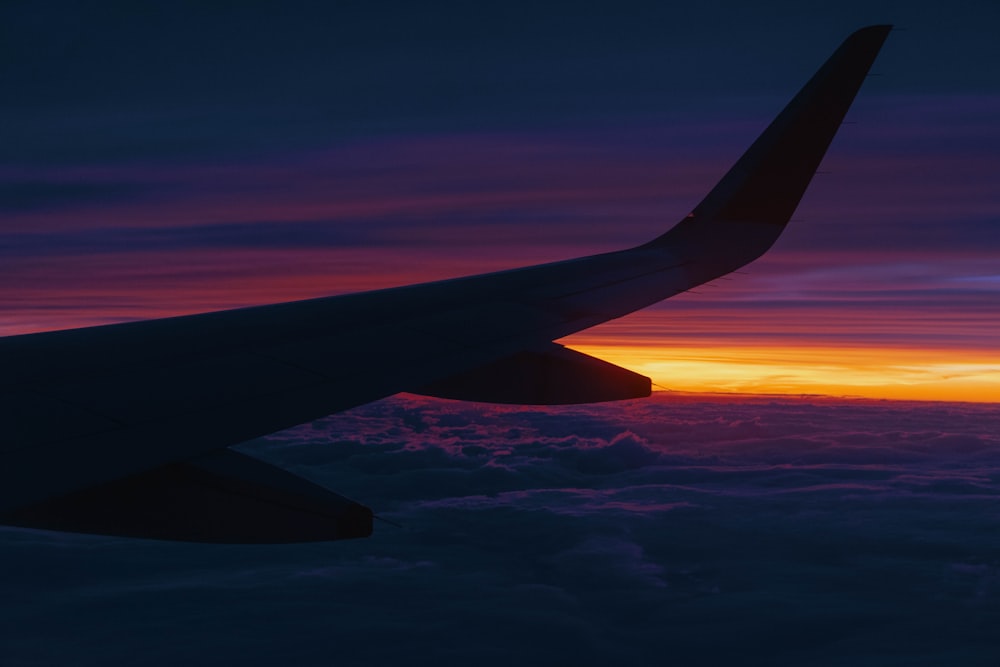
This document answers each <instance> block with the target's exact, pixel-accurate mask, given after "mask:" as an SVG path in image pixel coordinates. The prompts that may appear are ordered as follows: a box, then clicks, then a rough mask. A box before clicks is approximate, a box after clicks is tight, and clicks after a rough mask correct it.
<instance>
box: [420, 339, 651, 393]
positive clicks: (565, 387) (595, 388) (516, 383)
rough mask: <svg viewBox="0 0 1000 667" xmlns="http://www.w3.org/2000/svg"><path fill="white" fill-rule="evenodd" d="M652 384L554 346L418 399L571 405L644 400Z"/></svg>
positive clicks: (425, 389)
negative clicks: (425, 397)
mask: <svg viewBox="0 0 1000 667" xmlns="http://www.w3.org/2000/svg"><path fill="white" fill-rule="evenodd" d="M651 390H652V385H651V382H650V379H649V378H648V377H646V376H644V375H639V374H638V373H634V372H632V371H630V370H628V369H625V368H621V367H620V366H615V365H614V364H611V363H608V362H606V361H604V360H603V359H597V358H596V357H591V356H589V355H586V354H583V353H582V352H577V351H576V350H570V349H568V348H565V347H563V346H562V345H556V344H555V343H553V344H551V345H548V346H546V347H545V348H543V349H540V350H521V351H519V352H517V353H515V354H513V355H511V356H509V357H505V358H503V359H499V360H497V361H494V362H491V363H488V364H486V365H484V366H480V367H479V368H475V369H473V370H471V371H466V372H464V373H458V374H457V375H453V376H451V377H447V378H444V379H443V380H438V381H437V382H432V383H430V384H426V385H424V386H422V387H419V388H417V389H414V390H413V393H415V394H423V395H424V396H435V397H437V398H451V399H457V400H462V401H482V402H484V403H512V404H516V405H569V404H574V403H599V402H602V401H620V400H624V399H629V398H645V397H646V396H649V394H650V392H651Z"/></svg>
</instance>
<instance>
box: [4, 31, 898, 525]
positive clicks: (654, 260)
mask: <svg viewBox="0 0 1000 667" xmlns="http://www.w3.org/2000/svg"><path fill="white" fill-rule="evenodd" d="M889 29H890V27H889V26H872V27H867V28H863V29H861V30H859V31H857V32H855V33H854V34H852V35H851V36H850V37H848V38H847V40H846V41H845V42H844V43H843V44H842V45H841V46H840V47H839V48H838V49H837V50H836V52H835V53H834V54H833V55H832V56H831V57H830V59H829V60H828V61H827V62H826V63H825V64H824V65H823V66H822V67H821V68H820V69H819V71H818V72H817V73H816V74H815V75H814V76H813V77H812V79H810V81H809V82H808V83H807V84H806V85H805V87H804V88H802V90H801V91H800V92H799V93H798V94H797V95H796V96H795V97H794V99H792V101H791V102H790V103H789V104H788V105H787V106H786V107H785V109H784V110H783V111H782V112H781V113H780V115H778V117H777V118H776V119H775V120H774V122H772V123H771V125H770V126H769V127H768V128H767V129H766V130H765V131H764V132H763V134H761V136H760V137H759V138H758V139H757V140H756V141H755V142H754V143H753V145H752V146H751V147H750V148H749V150H747V152H746V153H745V154H744V155H743V156H742V157H741V158H740V159H739V161H738V162H737V163H736V164H735V165H734V166H733V167H732V169H730V170H729V172H728V173H727V174H726V175H725V176H724V177H723V178H722V180H721V181H720V182H719V184H718V185H717V186H716V187H715V188H714V189H713V190H712V191H711V192H710V193H709V194H708V195H707V196H706V197H705V199H704V200H703V201H702V202H701V203H700V204H698V206H697V207H696V208H695V209H694V211H693V212H692V213H690V214H689V215H688V216H687V217H685V218H684V219H683V220H681V222H680V223H679V224H677V225H675V226H674V227H673V228H672V229H670V230H669V231H667V232H666V233H664V234H663V235H662V236H659V237H657V238H655V239H654V240H652V241H650V242H649V243H646V244H644V245H640V246H637V247H635V248H631V249H628V250H622V251H618V252H610V253H606V254H600V255H594V256H590V257H584V258H580V259H573V260H569V261H563V262H555V263H551V264H542V265H538V266H532V267H528V268H523V269H517V270H512V271H502V272H499V273H491V274H486V275H478V276H472V277H467V278H459V279H455V280H445V281H440V282H433V283H426V284H420V285H412V286H407V287H400V288H395V289H386V290H378V291H374V292H365V293H360V294H351V295H345V296H335V297H328V298H319V299H311V300H307V301H298V302H291V303H280V304H274V305H267V306H259V307H253V308H243V309H238V310H230V311H221V312H214V313H206V314H200V315H191V316H185V317H173V318H167V319H159V320H149V321H143V322H134V323H125V324H115V325H110V326H100V327H90V328H84V329H75V330H67V331H55V332H46V333H38V334H29V335H22V336H12V337H7V338H3V339H0V359H2V367H3V369H4V373H3V377H2V380H0V382H2V383H3V387H2V392H3V399H2V401H0V406H2V407H0V411H2V417H0V418H2V423H3V424H4V426H5V428H4V439H3V441H2V442H0V460H2V462H3V465H2V468H0V523H6V524H10V525H19V526H26V527H37V528H48V529H55V530H67V531H75V532H89V533H98V534H113V535H128V536H137V537H150V538H159V539H177V540H191V541H205V542H295V541H312V540H332V539H341V538H348V537H359V536H366V535H368V534H370V533H371V530H372V512H371V510H369V509H368V508H366V507H364V506H362V505H360V504H358V503H355V502H352V501H350V500H348V499H346V498H343V497H341V496H339V495H337V494H335V493H332V492H330V491H327V490H325V489H323V488H321V487H319V486H317V485H314V484H312V483H309V482H307V481H305V480H303V479H301V478H299V477H297V476H295V475H292V474H291V473H288V472H286V471H283V470H281V469H278V468H276V467H274V466H270V465H268V464H265V463H263V462H261V461H259V460H257V459H254V458H252V457H249V456H246V455H243V454H239V453H237V452H235V451H233V450H231V449H228V447H229V446H230V445H235V444H237V443H240V442H243V441H246V440H249V439H251V438H255V437H258V436H261V435H265V434H268V433H272V432H274V431H278V430H280V429H284V428H288V427H291V426H294V425H296V424H301V423H303V422H306V421H310V420H313V419H317V418H319V417H323V416H325V415H328V414H332V413H335V412H338V411H341V410H345V409H348V408H351V407H354V406H357V405H361V404H364V403H368V402H370V401H374V400H376V399H379V398H383V397H386V396H390V395H392V394H396V393H398V392H401V391H410V392H416V393H424V394H428V395H433V396H443V397H449V398H459V399H468V400H486V401H499V402H508V403H535V404H556V403H574V402H590V401H602V400H614V399H620V398H635V397H640V396H647V395H649V392H650V383H649V380H648V378H644V377H642V376H640V375H637V374H635V373H632V372H631V371H627V370H625V369H622V368H618V367H616V366H613V365H611V364H609V363H607V362H604V361H601V360H598V359H594V358H592V357H588V356H586V355H584V354H581V353H579V352H574V351H572V350H568V349H566V348H563V347H561V346H559V345H557V344H555V343H553V342H552V341H554V340H556V339H559V338H561V337H563V336H567V335H569V334H571V333H574V332H577V331H580V330H582V329H586V328H588V327H591V326H594V325H595V324H599V323H601V322H606V321H608V320H611V319H614V318H617V317H621V316H622V315H625V314H627V313H630V312H632V311H635V310H638V309H640V308H644V307H646V306H648V305H650V304H653V303H656V302H657V301H660V300H662V299H666V298H668V297H670V296H673V295H675V294H678V293H680V292H683V291H685V290H688V289H690V288H692V287H695V286H697V285H700V284H702V283H705V282H707V281H710V280H713V279H715V278H717V277H719V276H722V275H724V274H726V273H729V272H731V271H733V270H735V269H738V268H739V267H741V266H743V265H745V264H747V263H748V262H751V261H753V260H754V259H756V258H757V257H759V256H760V255H761V254H763V253H764V252H765V251H767V249H768V248H770V247H771V245H772V244H773V243H774V241H775V240H776V239H777V238H778V236H779V234H781V232H782V230H783V229H784V227H785V224H786V223H787V222H788V220H789V217H790V216H791V214H792V212H793V211H794V210H795V207H796V206H797V205H798V203H799V200H800V199H801V197H802V195H803V193H804V192H805V189H806V187H807V186H808V184H809V182H810V180H811V178H812V176H813V174H814V172H815V171H816V168H817V166H818V165H819V162H820V160H821V159H822V158H823V155H824V153H825V152H826V149H827V147H828V146H829V144H830V141H831V140H832V139H833V136H834V134H835V133H836V131H837V129H838V128H839V126H840V124H841V122H842V119H843V117H844V114H845V113H846V112H847V109H848V107H849V106H850V104H851V102H852V101H853V99H854V96H855V94H856V93H857V91H858V89H859V88H860V86H861V83H862V81H863V80H864V78H865V76H866V74H867V72H868V70H869V68H870V66H871V64H872V62H873V61H874V59H875V56H876V54H877V53H878V51H879V49H880V48H881V46H882V43H883V41H884V40H885V38H886V36H887V34H888V32H889Z"/></svg>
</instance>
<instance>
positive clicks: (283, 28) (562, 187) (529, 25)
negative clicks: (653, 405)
mask: <svg viewBox="0 0 1000 667" xmlns="http://www.w3.org/2000/svg"><path fill="white" fill-rule="evenodd" d="M690 4H691V6H684V7H679V6H673V5H672V4H671V3H654V2H635V3H629V2H626V3H621V4H620V5H616V6H615V7H614V8H609V7H606V6H603V5H598V4H588V3H575V4H573V5H567V4H560V3H545V4H544V6H538V5H537V3H536V4H530V3H516V2H515V3H502V4H500V3H496V4H492V3H487V4H485V5H483V4H477V5H475V6H472V5H468V6H466V5H459V4H455V3H434V2H431V3H419V4H413V3H349V2H346V3H280V4H277V3H267V2H261V3H224V2H219V3H185V2H173V3H156V2H154V3H142V4H134V3H114V2H111V3H100V4H99V5H97V6H94V5H90V4H87V3H70V2H7V3H3V6H2V7H0V24H2V25H0V43H2V45H3V46H2V47H0V82H2V83H3V86H4V90H5V91H6V92H7V96H6V103H5V105H4V108H3V109H2V110H0V120H2V121H3V122H2V123H0V146H3V150H2V151H0V214H2V220H3V223H2V226H0V266H2V268H0V276H2V280H0V309H2V310H0V315H2V316H0V333H2V334H6V335H10V334H16V333H26V332H31V331H41V330H50V329H59V328H68V327H76V326H86V325H91V324H98V323H106V322H117V321H125V320H132V319H143V318H148V317H157V316H164V315H171V314H179V313H189V312H201V311H206V310H214V309H220V308H229V307H234V306H241V305H249V304H259V303H266V302H274V301H281V300H291V299H299V298H306V297H311V296H319V295H327V294H337V293H343V292H353V291H358V290H366V289H375V288H380V287H389V286H395V285H400V284H407V283H412V282H419V281H424V280H431V279H437V278H446V277H454V276H459V275H467V274H471V273H478V272H483V271H490V270H498V269H503V268H510V267H514V266H524V265H529V264H533V263H537V262H542V261H550V260H558V259H565V258H569V257H574V256H579V255H584V254H591V253H596V252H604V251H608V250H615V249H619V248H624V247H629V246H631V245H634V244H637V243H641V242H643V241H646V240H648V239H650V238H652V237H654V236H656V235H658V234H660V233H662V232H663V231H664V230H665V229H666V228H668V227H669V226H670V225H672V224H673V223H674V222H676V221H677V220H679V219H681V218H682V217H683V216H684V215H685V214H686V213H687V212H688V211H689V210H690V209H691V208H693V206H694V205H695V204H696V203H697V202H698V201H699V199H700V198H701V196H702V195H704V194H705V193H706V192H707V191H708V190H709V189H710V188H711V187H712V185H714V183H715V181H716V180H717V179H718V178H719V177H721V175H722V174H723V173H724V172H725V170H726V169H727V168H728V166H729V165H730V164H731V163H732V162H733V161H734V160H735V159H736V158H737V157H738V156H739V155H740V154H741V152H742V151H743V150H744V149H745V148H746V147H747V146H748V145H749V144H750V142H751V141H752V140H753V139H754V138H755V137H756V135H757V134H758V133H759V132H760V130H762V129H763V127H764V126H765V125H766V124H767V122H769V120H770V119H771V118H772V117H773V116H774V115H775V114H776V113H777V112H778V111H779V110H780V109H781V107H782V106H783V105H784V103H785V102H786V101H787V100H788V99H789V98H790V97H791V96H792V95H793V94H794V93H795V91H797V90H798V88H799V87H800V86H801V85H802V84H803V83H804V82H805V80H806V79H808V77H809V76H810V75H811V74H812V72H813V71H814V70H815V69H816V68H817V67H818V66H819V65H820V64H821V63H822V62H823V60H824V59H825V58H826V57H827V56H828V55H829V54H830V53H831V52H832V51H833V49H834V48H835V47H836V46H837V45H838V44H839V43H840V41H841V40H842V39H843V38H844V37H846V35H847V34H849V33H850V32H851V31H853V30H854V29H856V28H858V27H860V26H863V25H868V24H873V23H893V24H895V25H896V26H897V27H898V30H895V31H894V32H893V33H892V34H891V35H890V37H889V39H888V41H887V43H886V45H885V47H884V49H883V51H882V53H881V55H880V56H879V59H878V61H877V62H876V64H875V67H874V70H873V73H874V74H875V76H872V77H870V78H869V80H868V81H867V82H866V84H865V86H864V87H863V89H862V91H861V94H860V95H859V97H858V99H857V101H856V102H855V105H854V107H853V108H852V110H851V112H850V113H849V116H848V119H847V120H848V123H849V124H847V125H845V126H844V127H843V128H842V131H841V132H840V134H839V136H838V137H837V138H836V139H835V141H834V144H833V146H832V148H831V151H830V153H829V154H828V158H827V160H826V161H825V162H824V164H823V166H822V168H821V170H822V172H823V173H821V174H819V175H818V176H817V177H816V179H815V180H814V182H813V185H812V186H811V188H810V190H809V191H808V192H807V194H806V197H805V199H804V200H803V202H802V204H801V205H800V207H799V210H798V211H797V214H796V216H795V218H794V219H793V221H792V224H790V226H789V228H788V229H787V231H786V233H785V234H784V236H783V237H782V238H781V239H780V240H779V242H778V243H777V245H776V246H775V247H774V248H773V249H772V251H771V252H770V253H768V254H767V255H766V256H765V257H764V258H762V259H761V260H758V261H757V262H756V263H754V264H752V265H750V266H749V267H747V268H746V269H745V270H744V271H743V272H741V273H740V274H735V275H732V276H730V277H729V279H725V280H719V281H716V282H715V283H712V284H711V285H708V286H705V287H703V288H699V289H696V290H694V291H692V292H691V293H688V294H684V295H681V296H679V297H675V298H674V299H671V300H668V301H667V302H664V303H662V304H660V305H657V306H654V307H652V308H649V309H647V310H645V311H643V312H641V313H637V314H634V315H632V316H629V317H627V318H624V319H622V320H619V321H616V322H612V323H609V324H607V325H604V326H601V327H597V328H595V329H592V330H590V331H587V332H583V333H580V334H577V335H574V336H572V337H570V338H568V339H565V340H564V341H563V342H564V343H565V344H567V345H570V346H572V347H574V348H576V349H580V350H581V351H584V352H587V353H591V354H598V355H600V356H603V357H604V358H607V359H608V360H610V361H613V362H615V363H619V364H622V365H625V366H627V367H629V368H632V369H634V370H637V371H639V372H642V373H645V374H647V375H650V376H651V377H652V379H653V381H654V382H655V383H656V385H657V387H659V388H665V389H670V390H675V391H703V392H704V391H709V392H750V393H786V394H787V393H790V394H803V393H805V394H828V395H840V396H852V395H853V396H869V397H877V398H908V399H930V400H962V401H998V400H1000V344H998V341H997V337H996V335H995V333H994V332H995V330H996V328H997V325H998V316H997V314H996V313H997V312H998V308H997V306H998V303H1000V272H998V269H997V261H996V258H997V253H998V250H1000V226H998V223H1000V220H998V217H1000V214H998V210H1000V188H997V186H996V183H997V181H998V176H1000V128H998V126H997V124H996V122H995V119H996V118H997V115H998V113H1000V68H998V66H997V65H998V64H1000V46H997V44H996V40H995V34H996V29H997V27H998V19H1000V10H998V9H997V7H996V6H995V3H992V2H986V1H984V2H956V3H949V5H948V11H947V13H946V14H942V12H941V11H940V10H939V9H938V6H937V4H936V3H919V2H916V3H915V2H906V3H903V2H899V3H887V2H874V3H873V2H840V3H837V4H836V5H833V4H830V5H824V6H818V7H817V6H804V5H802V4H801V3H793V2H775V3H767V5H766V6H764V7H761V6H759V5H753V6H750V5H744V4H741V3H736V2H722V1H718V2H705V3H690ZM695 5H696V6H695Z"/></svg>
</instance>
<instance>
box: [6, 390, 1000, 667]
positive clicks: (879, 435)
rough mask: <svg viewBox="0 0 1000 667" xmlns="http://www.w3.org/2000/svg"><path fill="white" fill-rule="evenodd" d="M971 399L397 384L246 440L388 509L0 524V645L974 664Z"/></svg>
mask: <svg viewBox="0 0 1000 667" xmlns="http://www.w3.org/2000/svg"><path fill="white" fill-rule="evenodd" d="M998 432H1000V418H998V416H997V414H996V411H995V410H993V409H992V408H988V407H985V406H974V405H969V404H942V403H938V404H935V403H899V402H885V401H867V402H866V401H844V400H831V399H799V400H790V399H777V398H767V397H764V398H759V399H739V398H729V399H727V398H724V397H717V398H711V397H709V398H705V397H692V396H683V395H664V394H660V395H657V396H656V397H655V398H654V399H651V400H648V401H637V402H629V403H623V404H609V405H604V406H583V407H571V408H563V409H556V410H550V409H545V410H530V409H529V410H516V409H511V408H503V407H490V406H481V405H472V404H463V403H454V402H444V401H433V400H430V399H422V398H416V397H399V398H396V399H390V400H386V401H382V402H379V403H376V404H372V405H370V406H366V407H363V408H360V409H357V410H353V411H351V412H349V413H344V414H342V415H338V416H335V417H332V418H329V419H325V420H321V421H318V422H316V423H314V424H312V425H308V426H303V427H300V428H297V429H293V430H290V431H287V432H284V433H281V434H278V435H275V436H273V437H271V438H268V439H265V440H261V441H258V442H256V443H253V444H251V445H248V446H247V450H248V451H250V452H252V453H254V454H255V455H257V456H260V457H262V458H265V459H266V460H269V461H272V462H275V463H278V464H280V465H282V466H285V467H288V468H289V469H291V470H293V471H295V472H297V473H299V474H303V475H305V476H307V477H309V478H311V479H314V480H317V481H319V482H321V483H323V484H326V485H328V486H330V488H333V489H335V490H337V491H339V492H341V493H344V494H346V495H348V496H352V497H355V498H357V499H359V500H362V501H363V502H365V503H366V504H369V505H370V506H372V507H373V508H374V509H375V510H376V512H377V513H379V514H380V515H382V516H384V517H385V518H386V519H389V520H391V521H393V522H396V523H399V524H401V525H402V528H397V527H394V526H392V525H389V524H385V523H379V524H378V525H377V529H376V534H375V535H374V536H373V537H372V538H371V539H369V540H364V541H358V542H345V543H334V544H326V545H324V544H320V545H302V546H283V547H273V548H266V547H265V548H260V547H256V548H251V547H213V546H197V545H177V544H161V543H155V542H141V541H130V540H115V539H104V538H88V537H78V536H67V535H58V534H49V533H38V532H32V531H24V530H15V529H5V530H2V531H0V540H2V541H3V551H4V554H5V556H4V560H5V566H4V568H3V569H2V572H3V575H2V576H3V588H4V590H5V591H6V597H5V602H4V604H3V606H2V611H0V614H2V616H0V619H2V621H3V623H2V625H0V627H3V628H4V629H3V631H2V633H3V634H4V635H5V636H4V637H3V641H2V642H0V645H2V646H3V647H4V648H3V649H2V650H3V651H6V652H7V654H8V660H7V662H8V663H9V664H18V665H21V664H23V665H34V664H50V663H52V662H62V661H65V658H66V656H73V659H74V662H76V663H77V664H95V665H96V664H106V663H107V662H108V661H114V660H115V659H121V658H123V656H126V655H135V652H136V651H145V652H146V653H145V655H146V656H147V657H148V660H147V662H148V664H170V663H171V662H173V663H176V662H177V661H184V660H190V659H191V657H192V656H201V657H205V656H211V659H212V660H213V661H216V662H217V661H222V662H226V661H229V662H238V663H240V664H260V665H266V664H274V663H276V662H284V663H286V664H287V663H291V664H325V663H329V662H333V661H336V662H338V664H359V665H360V664H372V663H379V662H389V661H392V662H394V663H398V662H410V663H412V662H416V663H417V664H431V663H438V664H439V663H440V662H446V663H448V662H450V663H459V662H462V663H467V662H472V661H474V662H476V663H477V664H510V663H511V662H512V661H519V662H522V663H524V664H538V665H542V664H594V665H597V664H608V663H609V662H614V663H616V664H649V663H661V662H663V661H664V660H667V659H669V660H671V661H674V662H677V663H679V664H692V665H698V664H720V663H724V662H731V661H734V660H738V661H740V662H741V663H743V664H778V663H784V664H793V663H794V664H802V665H831V664H848V663H850V664H860V663H863V662H864V661H868V662H870V663H872V664H893V663H894V662H896V663H900V664H959V663H961V664H990V663H991V662H995V661H996V659H997V658H998V657H1000V647H998V646H997V644H996V642H995V638H994V629H995V627H996V623H997V621H998V620H1000V542H998V540H997V538H996V533H997V531H996V522H997V518H998V515H997V512H996V510H995V507H994V505H995V503H996V497H997V493H998V491H1000V440H998V439H997V436H996V433H998Z"/></svg>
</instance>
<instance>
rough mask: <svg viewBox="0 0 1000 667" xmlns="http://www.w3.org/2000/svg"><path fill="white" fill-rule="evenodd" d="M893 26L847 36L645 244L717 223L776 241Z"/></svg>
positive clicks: (878, 26) (877, 27) (879, 26)
mask: <svg viewBox="0 0 1000 667" xmlns="http://www.w3.org/2000/svg"><path fill="white" fill-rule="evenodd" d="M891 29H892V26H889V25H875V26H869V27H867V28H862V29H860V30H858V31H857V32H855V33H853V34H852V35H851V36H849V37H848V38H847V39H846V40H844V43H843V44H841V45H840V48H838V49H837V50H836V51H835V52H834V53H833V55H832V56H830V58H829V59H828V60H827V61H826V63H824V64H823V66H822V67H820V69H819V71H817V72H816V74H814V75H813V77H812V78H811V79H810V80H809V82H808V83H806V85H805V86H804V87H803V88H802V90H800V91H799V93H798V94H797V95H796V96H795V97H794V98H793V99H792V101H791V102H789V103H788V105H787V106H786V107H785V108H784V110H783V111H782V112H781V113H780V114H779V115H778V117H777V118H775V119H774V121H773V122H772V123H771V124H770V125H769V126H768V128H767V129H766V130H764V132H763V134H761V135H760V137H758V138H757V140H756V141H755V142H754V143H753V145H752V146H750V148H749V149H748V150H747V151H746V153H744V154H743V156H742V157H741V158H740V159H739V160H738V161H737V162H736V164H735V165H733V167H732V168H731V169H730V170H729V172H728V173H726V175H725V176H724V177H723V178H722V180H721V181H719V183H718V185H716V186H715V187H714V188H713V189H712V191H711V192H709V193H708V195H707V196H706V197H705V199H703V200H702V202H701V203H700V204H698V206H697V207H696V208H695V209H694V211H693V212H692V213H691V214H690V215H688V216H687V218H685V219H684V220H683V221H681V223H680V224H679V225H677V226H676V227H674V228H673V229H671V230H670V231H668V232H667V233H666V234H663V235H662V236H660V237H658V238H657V239H655V240H653V241H652V242H650V243H649V244H647V245H657V246H658V245H661V244H662V243H663V242H665V241H667V240H668V237H669V238H670V239H671V240H672V239H673V238H674V237H676V236H686V233H688V232H690V231H693V230H692V227H704V226H706V224H707V226H708V227H711V222H713V221H727V222H728V221H732V222H750V223H765V224H768V225H775V226H776V227H777V228H776V229H775V234H774V238H777V236H778V234H780V232H781V230H782V229H783V228H784V226H785V224H786V223H787V222H788V220H789V219H790V218H791V216H792V213H793V212H794V211H795V208H796V207H797V206H798V204H799V201H800V200H801V199H802V195H803V194H804V193H805V190H806V187H807V186H808V185H809V182H810V181H811V180H812V177H813V174H814V173H815V172H816V169H817V167H818V166H819V163H820V161H821V160H822V159H823V155H824V154H825V153H826V150H827V148H828V147H829V145H830V142H831V141H832V140H833V136H834V134H836V132H837V130H838V129H839V127H840V125H841V123H842V122H843V119H844V115H845V114H846V113H847V110H848V108H849V107H850V106H851V103H852V102H853V101H854V97H855V95H856V94H857V92H858V89H859V88H861V84H862V82H863V81H864V79H865V77H866V76H867V74H868V70H869V69H870V68H871V65H872V63H873V62H874V61H875V57H876V55H878V52H879V49H881V47H882V44H883V42H884V41H885V38H886V36H887V35H888V34H889V31H890V30H891ZM699 231H708V230H704V229H702V230H699ZM772 242H773V239H772Z"/></svg>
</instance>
